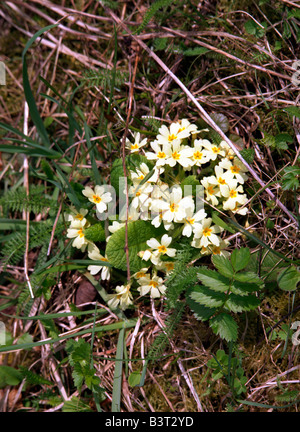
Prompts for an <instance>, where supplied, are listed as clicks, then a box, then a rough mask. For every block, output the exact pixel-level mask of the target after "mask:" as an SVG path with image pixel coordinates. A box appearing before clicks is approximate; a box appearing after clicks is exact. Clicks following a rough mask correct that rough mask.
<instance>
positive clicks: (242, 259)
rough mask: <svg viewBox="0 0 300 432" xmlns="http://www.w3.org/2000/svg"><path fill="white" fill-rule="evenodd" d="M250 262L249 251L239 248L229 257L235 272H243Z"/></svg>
mask: <svg viewBox="0 0 300 432" xmlns="http://www.w3.org/2000/svg"><path fill="white" fill-rule="evenodd" d="M249 260H250V249H249V248H241V249H235V250H234V251H233V252H232V254H231V257H230V261H231V264H232V266H233V268H234V270H235V271H237V272H238V271H240V270H243V269H244V268H245V267H246V266H247V264H248V263H249Z"/></svg>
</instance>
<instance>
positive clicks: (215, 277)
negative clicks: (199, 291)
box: [197, 268, 230, 292]
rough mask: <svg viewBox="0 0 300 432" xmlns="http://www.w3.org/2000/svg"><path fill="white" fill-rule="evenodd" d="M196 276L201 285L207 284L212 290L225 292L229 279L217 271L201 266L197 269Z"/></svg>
mask: <svg viewBox="0 0 300 432" xmlns="http://www.w3.org/2000/svg"><path fill="white" fill-rule="evenodd" d="M197 276H198V279H199V280H200V281H201V282H202V284H203V285H206V286H208V287H209V288H211V289H212V290H214V291H221V292H225V291H227V290H228V289H229V285H230V281H229V279H227V278H226V277H225V276H222V275H221V274H219V273H217V272H216V271H215V270H209V269H205V268H201V269H200V270H199V271H198V273H197Z"/></svg>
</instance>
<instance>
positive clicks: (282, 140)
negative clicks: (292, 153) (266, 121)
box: [275, 133, 294, 150]
mask: <svg viewBox="0 0 300 432" xmlns="http://www.w3.org/2000/svg"><path fill="white" fill-rule="evenodd" d="M293 141H294V139H293V137H291V135H289V134H288V133H280V134H278V135H276V136H275V145H276V147H277V148H279V149H283V150H287V149H288V143H292V142H293Z"/></svg>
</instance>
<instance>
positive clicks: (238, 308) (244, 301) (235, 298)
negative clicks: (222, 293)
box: [225, 294, 260, 313]
mask: <svg viewBox="0 0 300 432" xmlns="http://www.w3.org/2000/svg"><path fill="white" fill-rule="evenodd" d="M259 304H260V301H259V299H258V298H257V297H255V296H254V295H247V296H240V295H236V294H230V295H229V297H228V299H227V300H226V304H225V307H226V308H228V310H230V311H232V312H235V313H239V312H244V311H251V310H254V309H256V308H257V307H258V306H259Z"/></svg>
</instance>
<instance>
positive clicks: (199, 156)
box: [191, 139, 210, 166]
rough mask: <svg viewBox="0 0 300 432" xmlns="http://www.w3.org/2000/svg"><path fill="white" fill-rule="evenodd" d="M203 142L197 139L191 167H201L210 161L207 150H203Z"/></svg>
mask: <svg viewBox="0 0 300 432" xmlns="http://www.w3.org/2000/svg"><path fill="white" fill-rule="evenodd" d="M203 141H204V140H202V139H195V141H194V148H193V149H192V152H193V153H192V156H191V165H196V166H201V165H202V164H206V163H207V162H208V161H209V160H210V159H209V156H208V152H207V150H205V149H204V148H203V145H202V142H203Z"/></svg>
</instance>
